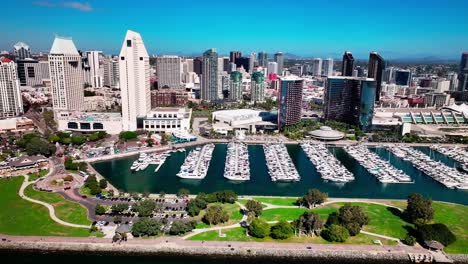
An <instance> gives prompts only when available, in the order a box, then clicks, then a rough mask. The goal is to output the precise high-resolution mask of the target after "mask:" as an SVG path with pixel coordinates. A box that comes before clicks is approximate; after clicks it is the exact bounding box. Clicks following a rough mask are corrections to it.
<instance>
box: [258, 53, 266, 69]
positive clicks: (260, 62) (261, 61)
mask: <svg viewBox="0 0 468 264" xmlns="http://www.w3.org/2000/svg"><path fill="white" fill-rule="evenodd" d="M258 66H260V67H263V68H266V67H267V66H268V54H267V53H266V52H265V51H261V52H259V53H258Z"/></svg>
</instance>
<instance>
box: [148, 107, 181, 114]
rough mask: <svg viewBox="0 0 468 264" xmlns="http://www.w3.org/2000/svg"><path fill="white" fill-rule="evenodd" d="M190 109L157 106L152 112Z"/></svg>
mask: <svg viewBox="0 0 468 264" xmlns="http://www.w3.org/2000/svg"><path fill="white" fill-rule="evenodd" d="M189 111H190V109H188V108H185V107H155V108H152V109H151V112H184V113H185V112H189Z"/></svg>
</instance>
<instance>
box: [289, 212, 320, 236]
mask: <svg viewBox="0 0 468 264" xmlns="http://www.w3.org/2000/svg"><path fill="white" fill-rule="evenodd" d="M323 224H324V223H323V221H322V220H321V219H320V216H319V215H318V213H316V212H312V211H309V212H304V214H302V215H301V216H300V217H299V219H297V220H296V221H294V225H295V226H296V228H297V229H298V230H299V232H301V233H304V234H307V235H312V234H319V232H320V230H321V229H322V228H323Z"/></svg>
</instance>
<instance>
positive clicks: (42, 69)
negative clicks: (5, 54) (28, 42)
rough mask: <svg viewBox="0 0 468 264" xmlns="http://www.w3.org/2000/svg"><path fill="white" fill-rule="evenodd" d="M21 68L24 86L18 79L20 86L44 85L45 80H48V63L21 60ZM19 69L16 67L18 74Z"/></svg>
mask: <svg viewBox="0 0 468 264" xmlns="http://www.w3.org/2000/svg"><path fill="white" fill-rule="evenodd" d="M21 62H23V66H22V68H23V69H24V84H23V83H22V80H21V74H18V75H19V77H20V85H27V86H36V85H41V84H43V83H44V80H45V79H49V62H48V61H35V60H31V61H28V60H23V61H21ZM19 70H20V67H19V66H18V72H19Z"/></svg>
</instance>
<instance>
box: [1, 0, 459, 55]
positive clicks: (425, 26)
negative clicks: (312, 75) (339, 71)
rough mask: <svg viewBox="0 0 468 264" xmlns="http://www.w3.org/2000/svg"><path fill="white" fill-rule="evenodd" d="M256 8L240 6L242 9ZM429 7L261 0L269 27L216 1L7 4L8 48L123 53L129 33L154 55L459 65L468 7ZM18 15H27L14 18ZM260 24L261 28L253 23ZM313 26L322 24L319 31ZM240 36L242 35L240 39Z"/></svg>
mask: <svg viewBox="0 0 468 264" xmlns="http://www.w3.org/2000/svg"><path fill="white" fill-rule="evenodd" d="M429 2H433V1H429ZM250 4H251V3H248V2H246V1H238V2H236V6H239V7H251V6H250ZM422 4H423V3H421V2H420V1H406V2H405V5H406V6H405V8H402V7H401V6H400V5H396V4H395V3H380V4H379V6H378V7H375V6H374V5H372V1H368V0H364V1H360V2H359V3H357V4H354V5H353V6H352V7H347V6H346V4H345V2H343V1H341V0H339V1H334V2H333V3H321V4H320V6H316V5H314V3H309V2H304V3H297V4H296V5H275V4H272V3H271V2H266V1H259V2H258V3H256V5H257V6H259V7H261V8H262V10H264V12H263V14H265V16H264V22H263V23H262V19H261V18H258V17H254V16H253V15H252V14H251V13H249V12H242V10H243V9H242V8H239V11H238V12H228V11H229V10H230V9H229V8H230V3H216V2H214V1H203V3H201V2H196V3H193V2H192V1H185V0H182V1H179V2H177V3H160V4H154V3H150V2H143V3H139V5H138V6H137V5H135V4H134V3H130V2H129V3H120V4H119V5H109V4H108V3H102V2H100V1H86V2H81V1H76V2H69V1H26V0H21V1H16V2H14V3H12V2H6V3H4V5H5V7H6V9H8V10H11V12H8V13H6V14H5V15H6V17H7V19H5V20H4V24H5V27H4V28H5V32H4V36H3V37H2V40H0V49H1V50H8V51H11V50H12V47H13V45H14V44H15V43H17V42H18V41H23V42H25V43H27V44H28V45H30V47H31V49H32V52H40V51H42V52H47V51H48V50H49V47H50V43H51V42H52V40H53V38H54V36H55V34H57V35H60V36H67V37H72V38H73V40H74V42H75V43H76V46H77V47H78V48H79V49H80V50H83V51H86V50H102V51H104V52H105V53H107V54H118V51H119V48H120V47H119V42H120V39H121V38H122V37H123V33H122V32H125V31H126V30H127V29H131V30H135V31H138V32H140V33H141V34H142V36H143V40H144V41H145V43H147V44H146V45H147V46H148V51H149V53H150V54H151V55H153V54H157V55H163V54H165V55H172V54H173V55H201V54H202V52H203V51H204V50H207V49H209V48H216V49H217V50H218V52H219V54H220V55H227V54H228V53H229V51H231V50H239V51H242V52H243V53H245V54H249V53H250V52H259V51H262V50H265V51H266V52H267V53H269V56H270V57H271V55H273V54H274V53H275V52H278V51H282V52H283V53H285V54H288V53H289V54H294V55H298V56H302V57H331V58H338V57H340V54H342V52H343V51H344V50H350V51H352V52H353V55H354V56H355V57H356V58H358V59H366V58H367V57H368V54H369V52H370V51H374V50H376V51H378V52H379V54H382V56H383V57H385V58H388V59H400V58H422V57H437V58H441V59H459V57H460V54H461V53H462V52H464V51H466V48H465V47H467V46H468V36H467V35H466V34H460V32H463V30H464V29H465V28H467V27H468V20H467V19H466V18H465V17H464V10H466V8H467V7H468V3H466V2H464V1H459V0H454V1H450V4H449V5H447V6H444V7H440V6H438V5H431V4H430V3H429V4H428V1H425V2H424V6H423V5H422ZM207 6H208V7H207ZM298 6H301V8H298ZM147 10H154V14H153V15H151V13H150V14H148V15H144V14H143V13H145V12H147ZM279 11H281V12H285V13H294V20H290V21H289V20H287V19H285V20H283V21H277V23H269V22H272V21H273V20H274V16H272V15H271V14H273V13H274V12H279ZM413 11H415V12H413ZM416 11H417V12H416ZM18 12H20V13H21V14H22V15H21V16H15V15H11V14H18ZM142 14H143V15H142ZM255 14H258V13H255ZM344 14H345V15H346V16H344ZM396 17H398V20H395V19H394V18H396ZM428 17H430V18H433V19H427V18H428ZM286 18H287V17H286ZM311 18H314V19H313V20H311ZM252 20H255V21H258V23H257V24H254V23H247V22H248V21H252ZM60 21H62V22H63V21H66V22H67V23H61V22H60ZM73 21H76V22H78V21H79V22H80V23H74V22H73ZM169 21H170V23H168V22H169ZM213 21H216V23H213ZM313 21H321V24H320V25H317V26H314V24H313V23H312V22H313ZM367 21H373V22H372V23H368V22H367ZM376 21H377V22H376ZM20 25H21V26H20ZM24 25H31V26H24ZM342 25H347V27H346V28H343V26H342ZM233 30H234V31H235V32H238V33H237V34H233V33H232V32H233ZM408 43H410V44H411V45H408Z"/></svg>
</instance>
